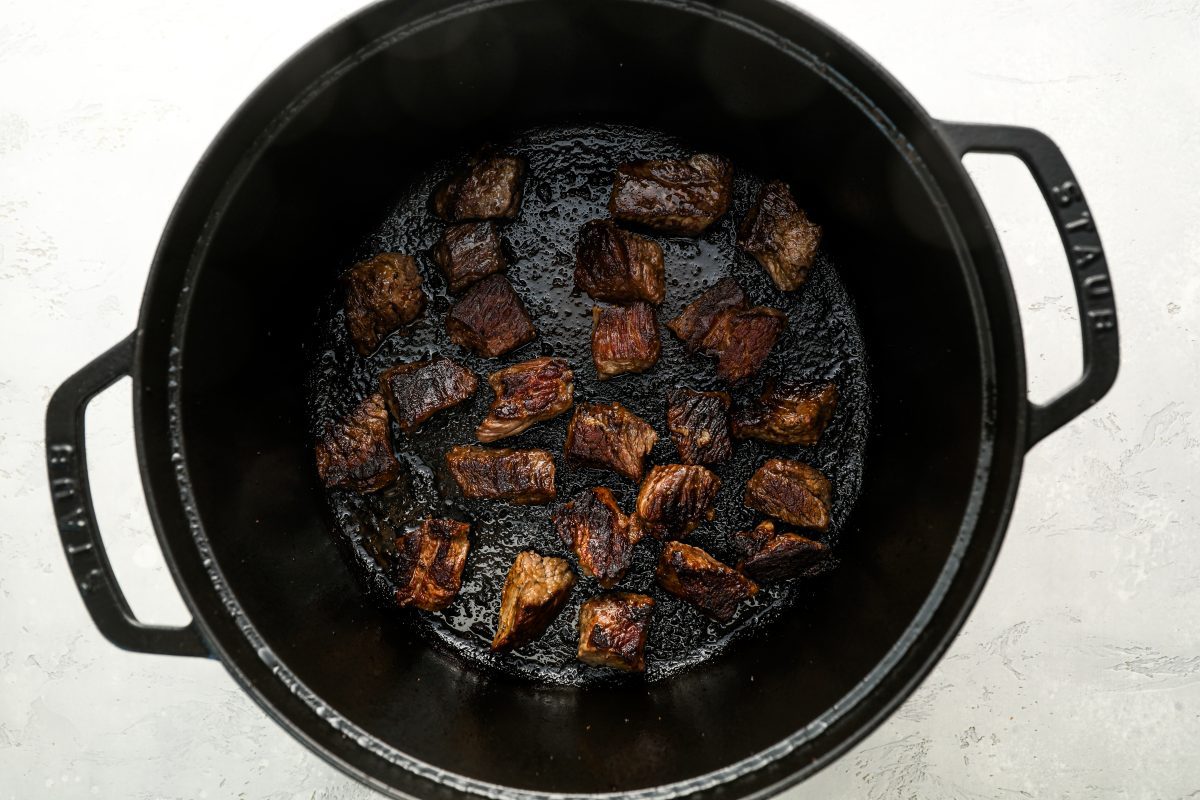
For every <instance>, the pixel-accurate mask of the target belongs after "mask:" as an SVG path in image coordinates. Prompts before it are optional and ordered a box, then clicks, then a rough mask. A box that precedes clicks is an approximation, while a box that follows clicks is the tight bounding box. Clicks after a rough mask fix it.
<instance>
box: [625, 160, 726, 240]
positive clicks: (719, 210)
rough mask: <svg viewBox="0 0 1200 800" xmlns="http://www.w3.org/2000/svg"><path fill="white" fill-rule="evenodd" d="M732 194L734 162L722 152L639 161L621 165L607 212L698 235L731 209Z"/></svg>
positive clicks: (659, 228) (662, 230) (668, 230)
mask: <svg viewBox="0 0 1200 800" xmlns="http://www.w3.org/2000/svg"><path fill="white" fill-rule="evenodd" d="M732 194H733V165H731V164H730V163H729V162H728V161H726V160H725V159H723V158H721V157H719V156H714V155H709V154H707V153H701V154H699V155H694V156H692V157H691V158H689V159H686V160H683V159H680V160H676V161H635V162H633V163H630V164H622V165H621V166H619V167H617V174H616V177H615V178H614V179H613V190H612V196H611V197H610V198H609V200H608V211H609V213H610V214H612V215H613V217H614V218H615V219H618V220H620V221H621V222H629V223H633V224H635V225H642V226H645V227H647V228H651V229H652V230H655V231H658V232H660V233H668V234H674V235H678V236H699V235H700V234H701V233H703V232H704V229H705V228H707V227H708V226H709V225H711V224H712V223H713V222H715V221H716V220H717V219H718V218H719V217H720V216H721V215H722V214H724V213H725V212H726V211H727V210H728V209H729V198H730V196H731V195H732Z"/></svg>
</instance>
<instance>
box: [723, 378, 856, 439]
mask: <svg viewBox="0 0 1200 800" xmlns="http://www.w3.org/2000/svg"><path fill="white" fill-rule="evenodd" d="M837 399H838V393H837V387H836V386H834V385H833V384H832V383H824V384H816V383H801V382H798V381H790V380H785V381H779V382H776V381H774V380H771V381H767V383H766V385H765V386H763V390H762V394H761V395H760V396H759V398H758V402H756V403H752V404H751V405H750V406H749V407H748V408H745V409H742V410H740V411H738V412H737V413H736V414H734V415H733V435H734V436H736V437H738V438H739V439H760V440H762V441H764V442H770V443H771V444H801V445H814V444H816V443H817V440H818V439H820V438H821V433H822V432H823V431H824V430H825V426H826V425H828V424H829V420H830V419H832V418H833V412H834V410H835V409H836V408H837Z"/></svg>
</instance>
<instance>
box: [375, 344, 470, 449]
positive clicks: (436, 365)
mask: <svg viewBox="0 0 1200 800" xmlns="http://www.w3.org/2000/svg"><path fill="white" fill-rule="evenodd" d="M379 383H380V386H381V388H382V389H383V398H384V400H385V401H387V407H388V410H389V411H391V412H392V419H394V420H396V424H397V425H398V426H400V430H402V431H404V432H405V433H408V432H410V431H412V430H414V429H415V428H416V427H417V426H419V425H420V424H421V423H423V422H425V420H427V419H429V418H430V417H432V416H433V415H434V414H436V413H438V412H439V411H444V410H446V409H447V408H452V407H454V406H456V405H458V404H459V403H461V402H462V401H464V400H466V399H467V398H469V397H470V396H471V395H473V394H475V390H476V389H478V388H479V379H478V378H476V377H475V373H474V372H471V370H469V369H467V368H466V367H463V366H460V365H458V364H455V363H454V362H453V361H451V360H450V359H448V358H444V357H442V356H437V357H436V358H433V359H431V360H428V361H414V362H413V363H411V364H397V365H396V366H394V367H391V368H390V369H385V370H384V371H383V373H382V374H381V375H380V376H379Z"/></svg>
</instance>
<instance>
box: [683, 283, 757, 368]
mask: <svg viewBox="0 0 1200 800" xmlns="http://www.w3.org/2000/svg"><path fill="white" fill-rule="evenodd" d="M746 306H747V302H746V293H745V292H743V291H742V287H741V286H738V283H737V281H735V280H734V279H733V278H722V279H721V280H719V281H717V282H716V283H714V284H713V285H712V286H711V287H709V288H708V289H707V290H705V291H704V292H703V293H702V294H701V295H700V296H699V297H697V298H696V299H695V300H693V301H692V302H691V303H690V304H689V305H688V307H687V308H685V309H684V310H683V313H681V314H680V315H679V316H678V317H676V318H675V319H673V320H671V321H670V322H668V323H667V327H668V328H670V329H671V332H672V333H674V334H675V335H676V336H678V337H679V338H680V339H681V340H682V341H683V343H684V345H685V346H686V347H687V351H688V352H689V353H694V352H695V351H696V350H698V349H700V345H701V343H703V342H704V337H705V336H708V332H709V331H710V330H712V326H713V322H714V321H715V320H716V318H717V316H718V315H720V314H721V313H722V312H724V311H728V310H730V309H741V308H746Z"/></svg>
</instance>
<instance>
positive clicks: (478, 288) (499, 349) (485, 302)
mask: <svg viewBox="0 0 1200 800" xmlns="http://www.w3.org/2000/svg"><path fill="white" fill-rule="evenodd" d="M446 333H448V334H449V335H450V341H452V342H454V343H455V344H457V345H459V346H460V347H465V348H467V349H468V350H471V351H472V352H475V353H478V354H479V355H481V356H486V357H487V358H495V357H496V356H501V355H504V354H505V353H507V352H508V351H509V350H513V349H515V348H517V347H520V346H521V345H523V344H526V343H527V342H531V341H533V338H534V337H535V336H537V331H536V330H534V327H533V320H532V319H530V318H529V312H528V311H526V310H525V304H524V303H522V302H521V298H520V297H518V296H517V293H516V292H515V291H513V288H512V286H511V285H510V284H509V282H508V280H507V279H506V278H505V277H504V276H503V275H489V276H488V277H486V278H484V279H483V280H481V281H479V282H478V283H476V284H475V285H474V286H472V287H471V288H470V289H468V290H467V292H466V294H464V295H463V296H462V297H460V298H459V299H458V302H457V303H455V304H454V307H453V308H451V309H450V313H449V314H447V315H446Z"/></svg>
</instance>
